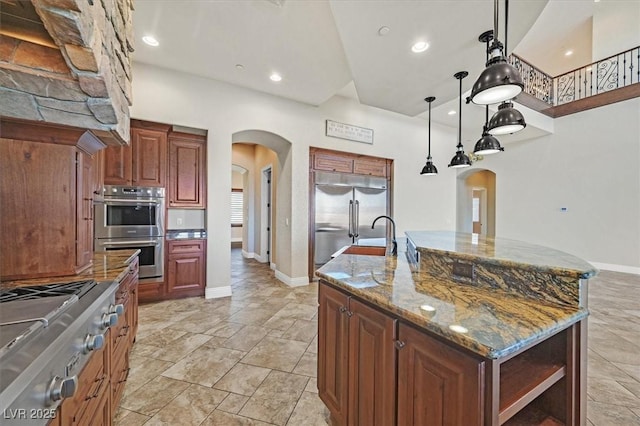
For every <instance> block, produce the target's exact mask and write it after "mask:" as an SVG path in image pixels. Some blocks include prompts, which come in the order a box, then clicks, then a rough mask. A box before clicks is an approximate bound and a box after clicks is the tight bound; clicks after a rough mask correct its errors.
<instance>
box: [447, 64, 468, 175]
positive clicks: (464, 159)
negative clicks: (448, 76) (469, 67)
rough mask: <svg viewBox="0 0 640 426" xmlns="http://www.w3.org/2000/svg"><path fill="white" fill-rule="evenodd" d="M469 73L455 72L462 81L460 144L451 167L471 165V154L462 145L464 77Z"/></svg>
mask: <svg viewBox="0 0 640 426" xmlns="http://www.w3.org/2000/svg"><path fill="white" fill-rule="evenodd" d="M468 75H469V73H468V72H466V71H460V72H457V73H455V74H454V75H453V76H454V77H455V78H457V79H458V81H460V99H459V101H458V145H457V146H456V148H458V150H457V151H456V155H454V156H453V158H452V159H451V163H449V167H454V168H462V167H469V166H470V165H471V160H470V159H469V156H468V155H467V154H465V153H464V147H463V146H462V79H463V78H465V77H466V76H468Z"/></svg>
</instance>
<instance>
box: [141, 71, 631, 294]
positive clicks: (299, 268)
mask: <svg viewBox="0 0 640 426" xmlns="http://www.w3.org/2000/svg"><path fill="white" fill-rule="evenodd" d="M134 73H135V76H136V78H135V81H134V85H133V89H134V105H133V108H132V117H135V118H139V119H146V120H152V121H159V122H166V123H176V124H180V125H185V126H190V127H197V128H203V129H207V130H208V131H209V133H208V135H209V136H208V142H207V143H208V150H207V153H208V163H207V164H208V172H209V173H208V179H209V181H208V200H209V206H210V209H209V213H208V215H207V225H208V226H207V230H208V234H209V236H210V238H209V241H208V245H207V247H208V249H207V265H208V267H209V268H212V269H211V270H215V271H216V273H215V274H207V286H208V287H226V286H229V283H230V258H229V238H230V237H229V232H228V224H229V209H226V208H224V209H214V208H211V207H213V206H214V205H215V203H216V200H227V199H228V191H229V188H230V187H231V173H230V167H231V162H232V161H231V141H232V135H233V134H234V133H236V132H239V131H243V130H249V129H257V130H265V131H268V132H273V133H275V134H276V135H280V136H281V137H283V138H285V139H286V140H287V141H290V142H291V144H292V147H291V151H290V154H289V156H288V157H287V158H285V159H284V162H283V161H282V160H281V162H283V165H282V169H283V170H284V169H287V168H288V169H289V170H290V172H287V173H291V176H284V175H283V176H281V177H282V178H283V179H284V180H288V179H290V181H291V182H292V187H291V194H290V197H288V198H287V199H286V200H282V198H284V197H287V195H288V194H287V192H286V191H287V189H284V190H283V192H281V194H283V197H281V200H280V201H282V202H286V203H287V205H288V206H290V207H289V208H290V211H291V217H290V218H283V219H282V223H278V224H277V225H278V226H279V227H280V226H283V227H290V229H289V231H290V234H291V239H290V241H289V242H288V244H289V246H286V247H282V248H281V247H278V249H277V250H278V253H280V254H283V251H281V250H286V252H287V253H288V254H290V255H289V256H285V257H287V259H280V261H279V265H278V266H279V267H280V266H281V265H282V268H283V271H286V272H285V273H286V274H287V275H288V276H289V277H291V278H292V279H303V277H306V276H307V258H308V194H309V182H308V167H309V165H308V157H309V146H317V147H324V148H329V149H336V150H342V151H349V152H356V153H361V154H367V155H374V156H379V157H386V158H391V159H393V160H394V179H395V185H394V189H395V197H394V200H393V202H394V217H395V219H396V222H397V224H398V233H399V234H402V233H403V232H404V231H406V230H419V229H425V230H430V229H445V230H454V229H455V222H456V215H455V202H456V171H455V170H453V169H448V168H447V166H446V165H447V164H448V162H449V160H450V158H451V157H452V156H453V154H454V152H455V144H456V136H455V134H456V131H455V129H451V128H447V127H443V126H440V125H437V124H435V125H434V124H432V144H431V148H432V156H433V158H434V161H435V163H436V165H437V167H438V169H439V171H440V174H439V175H438V176H437V177H424V176H420V175H419V172H420V170H421V169H422V166H423V165H424V161H425V157H426V145H427V130H426V127H427V126H426V122H425V121H424V120H422V119H418V118H411V117H406V116H402V115H399V114H395V113H391V112H388V111H383V110H380V109H376V108H371V107H364V106H360V105H359V104H357V103H356V102H355V101H352V100H350V99H345V98H341V97H334V98H332V99H330V100H329V101H327V102H326V103H325V104H323V105H321V106H320V107H313V106H309V105H304V104H300V103H297V102H293V101H288V100H285V99H282V98H278V97H275V96H271V95H266V94H262V93H258V92H255V91H251V90H248V89H243V88H239V87H236V86H232V85H229V84H225V83H221V82H216V81H213V80H208V79H205V78H200V77H196V76H191V75H187V74H184V73H179V72H174V71H170V70H165V69H160V68H155V67H151V66H148V65H144V64H138V63H136V64H134ZM638 102H639V101H638V100H637V99H636V100H631V101H626V102H623V103H619V104H614V105H611V106H607V107H604V108H598V109H595V110H591V111H586V112H583V113H580V114H576V115H571V116H567V117H564V118H561V119H557V120H556V121H557V123H556V133H555V134H554V135H552V136H546V137H543V138H540V139H538V140H534V141H528V142H522V143H519V144H516V143H514V144H510V145H508V146H507V149H506V151H505V152H504V153H502V154H499V155H496V156H494V157H493V158H491V156H488V157H486V158H485V160H484V161H483V162H482V163H481V164H480V165H481V167H482V168H487V169H490V170H492V171H494V172H495V173H496V175H497V196H496V203H497V207H496V236H498V237H500V236H503V237H510V238H517V239H521V240H525V241H531V242H537V243H541V244H545V245H549V246H552V247H555V248H558V249H561V250H565V251H568V252H571V253H574V254H576V255H578V256H581V257H583V258H585V259H587V260H590V261H596V262H601V263H612V264H618V265H630V266H634V267H639V266H640V255H639V253H640V248H639V247H638V241H639V231H638V226H639V224H638V222H639V220H638V217H640V216H639V215H640V211H639V207H638V194H639V193H640V188H639V179H638V162H639V161H640V159H639V158H638V157H639V155H638V135H639V134H640V133H639V129H638V122H640V117H639V116H638V115H639V111H640V108H639V105H638ZM617 113H619V114H620V115H622V116H624V117H625V118H626V121H625V120H620V119H618V118H616V117H617V116H616V114H617ZM326 119H332V120H335V121H339V122H343V123H349V124H353V125H358V126H362V127H367V128H371V129H373V130H374V144H373V145H367V144H361V143H357V142H350V141H345V140H342V139H336V138H330V137H327V136H325V132H324V126H325V120H326ZM466 144H467V143H466ZM634 144H635V145H634ZM467 145H468V144H467ZM600 145H603V146H604V147H603V148H600V147H599V146H600ZM469 149H471V146H467V150H469ZM614 160H615V161H614ZM618 160H619V161H621V162H622V165H620V164H618V163H616V161H618ZM563 205H567V206H568V207H569V212H568V213H566V214H560V213H557V209H559V208H560V207H561V206H563ZM280 207H281V206H280V205H278V208H280ZM614 207H615V208H614ZM285 219H286V222H287V223H288V225H287V224H286V223H285Z"/></svg>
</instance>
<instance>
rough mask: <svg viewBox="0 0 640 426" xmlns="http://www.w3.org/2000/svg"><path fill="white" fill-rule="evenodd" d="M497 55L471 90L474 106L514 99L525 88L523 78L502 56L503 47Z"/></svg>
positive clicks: (498, 50) (488, 63) (498, 49)
mask: <svg viewBox="0 0 640 426" xmlns="http://www.w3.org/2000/svg"><path fill="white" fill-rule="evenodd" d="M495 45H496V44H495V43H494V46H495ZM494 54H496V53H495V52H494ZM497 55H498V56H494V57H493V58H491V59H490V60H489V62H487V67H486V68H485V69H484V71H482V73H481V74H480V77H478V79H477V80H476V82H475V83H474V85H473V88H472V89H471V102H473V103H474V104H478V105H490V104H497V103H500V102H503V101H506V100H508V99H513V98H515V97H516V96H518V94H520V92H522V89H523V88H524V82H523V81H522V76H521V75H520V73H519V72H518V70H517V69H515V68H514V67H512V66H511V65H510V64H509V63H508V62H507V60H506V59H505V58H504V56H502V49H501V46H500V47H499V48H497Z"/></svg>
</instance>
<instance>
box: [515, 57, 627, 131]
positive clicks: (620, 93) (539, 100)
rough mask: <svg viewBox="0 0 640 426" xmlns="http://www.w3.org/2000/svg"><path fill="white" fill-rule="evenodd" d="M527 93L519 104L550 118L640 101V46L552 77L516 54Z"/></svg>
mask: <svg viewBox="0 0 640 426" xmlns="http://www.w3.org/2000/svg"><path fill="white" fill-rule="evenodd" d="M509 62H510V63H511V64H512V65H513V66H514V67H516V68H517V69H518V71H520V74H521V75H522V79H523V80H524V84H525V86H524V90H523V92H522V93H521V94H520V95H518V97H517V98H516V101H517V102H518V103H521V104H522V105H525V106H527V107H529V108H531V109H533V110H535V111H538V112H540V113H542V114H545V115H547V116H549V117H553V118H555V117H562V116H564V115H568V114H573V113H576V112H580V111H585V110H588V109H591V108H596V107H599V106H603V105H608V104H612V103H614V102H620V101H624V100H627V99H631V98H635V97H640V46H638V47H635V48H633V49H630V50H627V51H624V52H621V53H618V54H617V55H613V56H610V57H608V58H605V59H602V60H600V61H597V62H593V63H591V64H588V65H585V66H583V67H581V68H578V69H575V70H573V71H569V72H567V73H564V74H561V75H558V76H556V77H552V76H550V75H549V74H547V73H545V72H544V71H542V70H540V69H538V68H536V67H535V66H533V65H531V64H530V63H528V62H527V61H525V60H524V59H522V58H520V57H518V56H517V55H515V54H511V55H510V56H509Z"/></svg>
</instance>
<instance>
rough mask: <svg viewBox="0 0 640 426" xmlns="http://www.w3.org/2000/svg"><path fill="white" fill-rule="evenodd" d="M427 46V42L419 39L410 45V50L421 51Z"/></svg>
mask: <svg viewBox="0 0 640 426" xmlns="http://www.w3.org/2000/svg"><path fill="white" fill-rule="evenodd" d="M428 48H429V43H427V42H426V41H419V42H417V43H416V44H414V45H413V46H411V51H412V52H414V53H422V52H424V51H425V50H427V49H428Z"/></svg>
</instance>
